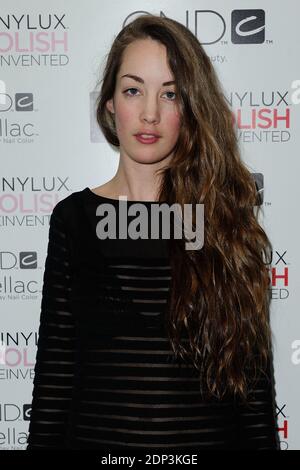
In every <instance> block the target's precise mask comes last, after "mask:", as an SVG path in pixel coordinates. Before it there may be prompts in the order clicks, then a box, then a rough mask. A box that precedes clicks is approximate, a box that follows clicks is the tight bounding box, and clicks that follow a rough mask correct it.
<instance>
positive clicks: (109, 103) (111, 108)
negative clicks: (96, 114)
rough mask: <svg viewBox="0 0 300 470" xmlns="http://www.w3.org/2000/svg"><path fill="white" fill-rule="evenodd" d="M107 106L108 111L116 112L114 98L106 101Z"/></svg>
mask: <svg viewBox="0 0 300 470" xmlns="http://www.w3.org/2000/svg"><path fill="white" fill-rule="evenodd" d="M106 107H107V109H108V111H110V112H111V113H112V114H114V112H115V110H114V102H113V98H111V99H110V100H107V101H106Z"/></svg>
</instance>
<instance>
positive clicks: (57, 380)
mask: <svg viewBox="0 0 300 470" xmlns="http://www.w3.org/2000/svg"><path fill="white" fill-rule="evenodd" d="M62 202H63V201H60V202H59V203H58V204H57V205H56V206H55V207H54V209H53V211H52V214H51V217H50V225H49V234H48V249H47V256H46V261H45V270H44V277H43V290H42V301H41V313H40V324H39V338H38V347H37V354H36V363H35V376H34V381H33V392H32V409H31V417H30V423H29V435H28V438H27V447H26V450H34V449H36V450H39V449H42V448H44V449H50V448H63V447H64V446H65V442H66V432H67V423H68V414H69V409H70V405H71V399H72V391H73V377H74V368H75V322H74V318H73V315H72V311H71V306H70V291H71V267H70V244H69V241H68V240H69V235H68V233H67V231H66V222H65V221H64V219H63V216H62V211H61V207H62V204H61V203H62Z"/></svg>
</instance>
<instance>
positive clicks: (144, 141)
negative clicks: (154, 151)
mask: <svg viewBox="0 0 300 470" xmlns="http://www.w3.org/2000/svg"><path fill="white" fill-rule="evenodd" d="M134 137H135V138H136V139H137V140H138V141H139V142H141V144H154V143H155V142H157V141H158V139H159V137H156V136H149V137H143V136H142V135H141V134H136V135H135V136H134Z"/></svg>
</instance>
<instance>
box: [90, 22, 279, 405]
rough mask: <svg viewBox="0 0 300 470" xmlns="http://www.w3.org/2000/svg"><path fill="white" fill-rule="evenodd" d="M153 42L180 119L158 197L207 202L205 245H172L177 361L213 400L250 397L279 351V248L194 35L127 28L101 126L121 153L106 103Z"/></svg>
mask: <svg viewBox="0 0 300 470" xmlns="http://www.w3.org/2000/svg"><path fill="white" fill-rule="evenodd" d="M147 38H151V39H154V40H156V41H159V42H160V43H162V44H164V45H165V47H166V53H167V60H168V64H169V67H170V70H171V71H172V72H173V75H174V77H175V80H176V92H177V95H178V105H179V109H180V116H181V120H182V123H181V124H182V125H181V128H180V134H179V138H178V141H177V143H176V146H175V149H174V152H173V158H172V160H171V162H170V163H169V164H168V166H166V167H164V168H163V170H160V171H161V172H162V178H161V182H162V183H161V187H160V193H159V195H158V201H166V202H168V203H170V204H173V203H175V202H177V203H179V204H181V205H182V207H183V204H186V203H188V204H192V205H193V207H194V204H196V203H200V204H204V227H205V235H204V246H203V247H202V248H201V249H200V250H186V249H185V240H184V238H182V239H176V240H173V239H172V240H171V257H170V260H171V266H172V285H171V289H170V294H169V300H168V307H169V308H168V315H167V316H166V324H167V331H168V335H169V339H170V342H171V345H172V349H173V351H174V353H175V357H176V358H178V359H179V358H181V359H183V360H184V362H186V361H189V362H190V361H192V363H193V364H194V366H195V367H196V369H197V370H198V371H199V372H200V374H199V376H200V378H201V384H202V386H201V387H200V388H201V390H202V392H203V393H204V390H205V391H206V395H207V397H217V399H220V398H222V397H224V396H225V395H226V394H227V393H229V394H233V395H234V396H235V397H236V396H238V397H239V398H241V399H242V400H247V396H248V392H249V391H250V390H249V384H250V383H251V385H253V381H254V382H255V380H257V379H258V375H257V372H258V371H261V372H262V373H263V374H265V371H266V367H267V365H268V363H269V362H268V361H269V360H271V354H272V331H271V327H270V321H269V304H270V296H269V284H270V279H269V269H268V264H269V263H270V260H271V256H272V247H271V243H270V241H269V239H268V237H267V235H266V233H265V231H264V230H263V228H262V227H261V226H260V224H259V223H258V211H259V207H260V206H259V204H257V188H256V184H255V181H254V178H253V176H252V174H251V173H250V171H249V170H248V169H247V167H246V165H245V163H243V161H242V160H241V157H240V152H239V148H238V141H237V135H236V134H237V133H236V128H235V124H234V120H233V114H232V112H231V110H230V107H229V105H228V103H227V101H226V99H225V96H224V93H223V90H222V86H221V84H220V82H219V80H218V77H217V75H216V72H215V70H214V68H213V66H212V64H211V62H210V59H209V58H208V56H207V54H206V53H205V51H204V49H203V47H202V46H201V44H200V42H199V41H198V39H197V38H196V37H195V36H194V35H193V34H192V33H191V31H189V30H188V29H187V28H186V27H185V26H183V25H182V24H180V23H179V22H177V21H175V20H172V19H170V18H167V17H159V16H156V15H151V14H149V15H145V14H143V15H141V16H139V17H137V18H136V19H135V20H133V21H132V22H131V23H129V24H127V25H126V26H125V27H124V28H123V29H122V30H121V31H120V32H119V34H118V35H117V36H116V37H115V39H114V41H113V44H112V47H111V49H110V51H109V53H108V55H107V59H106V64H105V67H104V72H103V78H102V79H101V80H100V83H101V89H100V92H99V95H98V99H97V103H96V106H97V108H96V109H97V110H96V116H97V121H98V124H99V126H100V128H101V130H102V132H103V134H104V136H105V137H106V139H107V141H108V142H109V143H110V144H112V145H113V146H115V147H119V145H120V144H119V140H118V136H117V133H116V129H115V123H114V116H113V115H112V114H111V113H110V112H109V111H108V109H107V108H106V102H107V101H108V100H109V99H111V98H112V97H113V95H114V91H115V85H116V77H117V73H118V71H119V68H120V66H121V62H122V55H123V52H124V50H125V48H126V47H127V46H128V45H129V44H130V43H132V42H133V41H135V40H139V39H147ZM194 217H195V214H193V223H194V226H195V218H194ZM184 338H186V339H187V341H183V339H184ZM250 372H251V373H250Z"/></svg>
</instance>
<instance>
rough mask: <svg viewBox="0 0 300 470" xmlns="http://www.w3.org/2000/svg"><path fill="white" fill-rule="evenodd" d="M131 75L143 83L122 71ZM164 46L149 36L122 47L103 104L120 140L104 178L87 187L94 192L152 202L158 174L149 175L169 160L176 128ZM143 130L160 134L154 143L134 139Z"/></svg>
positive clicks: (177, 120) (172, 87) (177, 118)
mask: <svg viewBox="0 0 300 470" xmlns="http://www.w3.org/2000/svg"><path fill="white" fill-rule="evenodd" d="M125 74H129V75H135V76H137V77H140V78H141V79H142V80H143V81H144V83H141V82H140V81H137V80H136V79H134V78H131V77H123V78H122V76H123V75H125ZM173 80H174V76H173V74H172V72H171V70H170V69H169V66H168V63H167V56H166V48H165V46H164V45H163V44H161V43H159V42H158V41H154V40H152V39H143V40H137V41H134V42H133V43H131V44H130V45H129V46H127V48H126V49H125V51H124V55H123V61H122V65H121V67H120V70H119V72H118V75H117V81H116V88H115V93H114V96H113V98H112V99H111V100H109V101H108V102H107V103H106V106H107V109H108V110H109V111H110V112H111V113H114V116H115V123H116V131H117V135H118V138H119V141H120V159H119V166H118V170H117V172H116V174H115V176H114V177H113V178H112V179H111V180H109V181H108V182H107V183H105V184H103V185H101V186H98V187H96V188H92V191H93V192H94V193H96V194H98V195H100V196H105V197H109V198H113V199H118V198H119V196H127V199H128V200H129V201H156V200H157V198H158V189H159V184H160V178H161V176H159V175H157V174H155V172H156V171H157V170H158V169H161V168H163V167H164V166H165V165H166V164H167V163H168V162H169V161H170V159H172V156H173V150H174V147H175V144H176V142H177V140H178V135H179V130H180V115H179V109H178V97H177V93H176V87H175V84H168V85H163V83H165V82H169V81H173ZM126 90H127V91H126ZM145 129H146V130H148V131H149V132H155V133H158V134H159V135H161V137H160V138H159V139H158V141H157V142H156V143H154V144H142V143H140V142H139V141H138V140H137V139H136V137H135V136H134V134H136V133H137V132H140V131H141V130H145Z"/></svg>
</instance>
